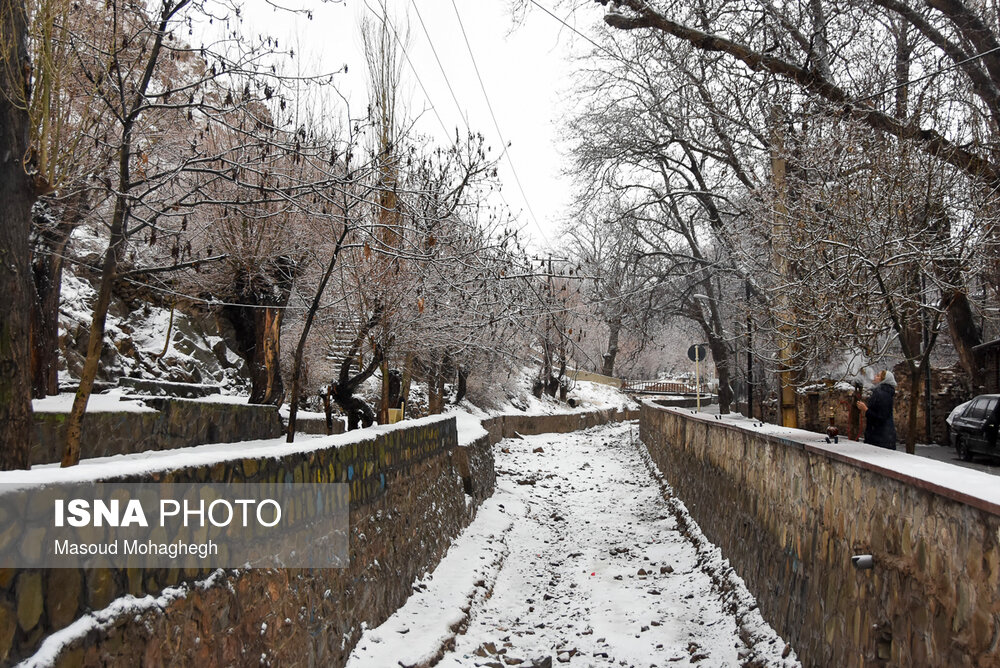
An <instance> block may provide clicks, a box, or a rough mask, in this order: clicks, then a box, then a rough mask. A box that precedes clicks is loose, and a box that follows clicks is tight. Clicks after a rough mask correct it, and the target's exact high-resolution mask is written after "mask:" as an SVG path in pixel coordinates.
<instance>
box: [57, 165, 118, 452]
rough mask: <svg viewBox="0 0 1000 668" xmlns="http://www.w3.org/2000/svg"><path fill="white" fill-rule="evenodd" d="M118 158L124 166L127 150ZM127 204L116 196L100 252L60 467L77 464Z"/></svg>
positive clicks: (95, 374)
mask: <svg viewBox="0 0 1000 668" xmlns="http://www.w3.org/2000/svg"><path fill="white" fill-rule="evenodd" d="M122 152H123V154H126V155H125V157H124V158H122V160H123V162H125V163H126V164H127V161H128V157H127V151H125V150H123V151H122ZM127 208H128V204H127V202H126V200H125V196H124V195H119V196H118V198H117V201H116V202H115V212H114V215H113V217H112V220H111V239H110V242H109V243H108V249H107V251H105V253H104V264H103V266H102V267H101V284H100V287H99V288H98V291H97V301H96V302H94V313H93V315H92V317H91V320H90V338H89V339H88V341H87V358H86V359H85V360H84V363H83V370H82V371H81V372H80V387H79V388H78V389H77V391H76V398H75V399H74V400H73V408H71V409H70V412H69V416H68V417H67V418H66V447H65V449H64V450H63V458H62V465H63V466H75V465H76V464H78V463H79V462H80V437H81V433H82V429H83V416H84V414H85V413H86V411H87V402H88V401H90V393H91V391H92V390H93V389H94V380H96V379H97V371H98V369H99V367H100V364H101V350H102V348H103V347H104V327H105V325H106V324H107V316H108V307H109V306H110V305H111V290H112V288H113V287H114V284H115V277H116V274H117V273H118V263H119V261H120V260H121V257H122V255H123V254H124V252H125V235H124V228H125V218H126V216H127V215H128V213H127Z"/></svg>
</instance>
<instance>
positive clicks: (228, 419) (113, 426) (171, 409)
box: [31, 398, 326, 464]
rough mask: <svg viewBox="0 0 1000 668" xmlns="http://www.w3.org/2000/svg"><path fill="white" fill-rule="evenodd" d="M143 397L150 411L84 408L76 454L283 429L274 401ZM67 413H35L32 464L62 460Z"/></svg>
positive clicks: (243, 437) (228, 439)
mask: <svg viewBox="0 0 1000 668" xmlns="http://www.w3.org/2000/svg"><path fill="white" fill-rule="evenodd" d="M143 401H144V403H145V404H146V405H147V406H149V407H150V408H153V409H155V410H153V411H147V412H134V411H131V412H129V411H121V412H117V411H116V412H90V413H87V414H86V415H85V416H84V418H83V428H82V436H81V443H80V452H81V458H82V459H91V458H94V457H107V456H109V455H128V454H133V453H136V452H147V451H151V450H170V449H173V448H184V447H189V446H193V445H201V444H203V443H233V442H235V441H250V440H257V439H264V438H275V437H277V436H280V435H281V434H282V433H283V429H282V426H281V419H280V418H279V417H278V409H277V408H275V407H274V406H258V405H253V404H234V403H221V402H220V403H213V402H208V401H191V400H187V399H166V398H144V399H143ZM66 417H67V414H66V413H41V412H36V413H35V414H34V419H35V428H34V434H33V439H32V443H31V463H32V464H48V463H51V462H58V461H60V460H61V459H62V448H63V443H64V442H65V440H66ZM323 433H326V431H325V425H324V432H323Z"/></svg>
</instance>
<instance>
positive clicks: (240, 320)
mask: <svg viewBox="0 0 1000 668" xmlns="http://www.w3.org/2000/svg"><path fill="white" fill-rule="evenodd" d="M248 297H249V298H248V299H246V301H247V303H248V305H247V306H226V307H225V309H224V311H225V314H226V316H227V317H228V319H229V321H230V322H231V323H232V325H233V330H234V331H235V332H236V347H237V349H238V350H237V352H238V353H239V354H240V356H241V357H243V359H244V360H246V363H247V369H248V370H249V373H250V402H249V403H251V404H276V405H280V404H281V401H282V399H283V398H284V384H283V383H282V380H281V363H280V356H279V353H280V350H281V349H280V335H281V320H282V313H283V310H282V309H281V308H276V307H274V306H266V307H262V306H254V305H252V304H253V303H255V302H258V301H259V300H257V299H256V298H255V297H253V296H248Z"/></svg>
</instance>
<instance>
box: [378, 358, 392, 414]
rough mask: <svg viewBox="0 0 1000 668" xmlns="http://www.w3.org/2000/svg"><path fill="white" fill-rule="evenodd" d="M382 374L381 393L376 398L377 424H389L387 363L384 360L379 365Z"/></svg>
mask: <svg viewBox="0 0 1000 668" xmlns="http://www.w3.org/2000/svg"><path fill="white" fill-rule="evenodd" d="M379 370H380V371H381V372H382V392H381V393H380V394H379V398H378V422H379V424H389V408H390V405H389V404H390V398H389V392H390V390H389V361H388V360H386V361H384V362H382V364H380V365H379Z"/></svg>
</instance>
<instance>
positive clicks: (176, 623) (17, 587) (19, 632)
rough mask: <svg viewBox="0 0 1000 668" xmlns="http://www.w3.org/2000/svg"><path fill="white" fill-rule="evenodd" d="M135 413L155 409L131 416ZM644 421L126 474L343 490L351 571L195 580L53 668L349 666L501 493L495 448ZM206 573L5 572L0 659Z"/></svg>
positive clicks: (378, 442)
mask: <svg viewBox="0 0 1000 668" xmlns="http://www.w3.org/2000/svg"><path fill="white" fill-rule="evenodd" d="M229 407H230V408H232V407H233V405H231V404H230V405H229ZM138 415H154V414H144V413H137V414H132V418H133V419H135V416H138ZM636 417H638V411H627V412H626V411H615V410H595V411H588V412H581V413H570V414H559V415H547V416H524V415H512V416H499V417H496V418H490V419H487V420H484V421H483V427H484V428H486V430H487V434H486V435H485V436H482V437H481V438H478V439H476V440H475V441H473V442H471V443H468V444H467V445H463V446H460V445H458V444H457V443H458V440H457V435H456V426H455V420H454V419H453V418H448V417H434V418H425V419H423V420H420V421H417V422H416V424H414V423H413V422H406V423H398V424H396V425H389V426H385V427H376V428H374V429H373V430H372V433H371V436H370V437H367V438H365V440H361V441H357V440H356V439H357V438H358V434H359V432H354V433H353V434H349V435H346V436H344V437H331V438H330V440H329V446H328V447H320V448H316V449H314V448H313V446H312V445H311V444H310V445H309V446H307V447H306V449H304V450H300V451H296V450H295V448H294V446H290V447H291V450H290V452H289V454H288V455H286V456H283V457H281V458H278V459H272V458H253V457H250V456H247V457H245V458H243V459H220V461H218V462H217V463H215V464H208V465H203V466H197V467H189V468H183V469H179V470H171V471H161V472H155V473H151V474H148V475H145V474H144V475H143V476H138V477H137V476H130V477H121V478H118V480H121V481H122V482H145V481H149V480H157V481H160V482H175V483H177V482H189V481H195V480H198V481H205V480H227V481H228V480H231V481H235V482H239V481H244V480H246V481H267V480H272V479H273V480H278V479H281V480H288V479H291V480H302V481H313V482H317V481H318V482H323V481H329V482H349V483H350V484H351V511H350V532H351V533H350V557H351V563H350V566H349V567H348V568H345V569H315V570H306V569H283V570H274V569H252V570H246V571H227V572H225V573H224V574H222V576H221V577H216V578H215V579H214V580H213V581H212V586H208V587H198V586H189V587H188V590H187V592H186V594H185V595H184V596H182V597H179V598H176V599H175V600H173V601H172V602H170V603H169V604H168V605H167V606H166V607H165V608H164V609H162V610H159V609H156V610H152V611H146V612H142V613H140V614H136V613H135V612H127V613H123V614H121V615H119V616H118V617H115V618H112V619H110V620H106V621H105V623H104V624H103V625H102V629H100V630H95V631H91V632H90V633H88V634H87V635H85V636H84V637H80V638H77V639H76V640H74V641H73V642H71V643H69V644H68V645H67V646H65V647H64V648H63V649H62V651H61V652H60V654H59V657H58V660H57V665H59V666H65V667H71V666H72V667H76V666H108V665H110V666H132V665H140V664H141V665H152V666H156V665H163V664H168V663H169V664H171V665H202V666H214V665H247V664H253V665H263V664H267V665H318V666H319V665H321V666H343V665H344V663H345V662H346V659H347V657H348V656H349V655H350V652H351V650H352V648H353V647H354V644H355V643H356V642H357V640H358V638H359V637H360V633H361V625H362V624H367V625H368V626H375V625H377V624H380V623H381V622H382V621H384V620H385V619H386V618H388V617H389V615H391V614H392V613H393V612H394V611H395V610H396V609H397V608H399V607H400V606H401V605H402V604H403V603H404V602H405V600H406V598H407V597H408V596H409V595H410V593H411V591H412V590H411V587H412V583H413V581H414V579H415V578H417V577H419V576H421V575H422V574H423V573H425V572H428V571H430V570H432V569H433V568H434V567H435V566H436V564H437V563H438V562H439V561H440V559H441V557H442V556H443V555H444V553H445V552H446V551H447V549H448V546H449V545H450V543H451V540H452V539H453V538H454V537H455V536H456V535H457V534H458V533H459V532H460V531H461V529H462V528H463V527H464V526H466V525H467V524H468V522H469V521H471V519H472V517H473V516H474V514H475V512H476V509H477V508H478V505H479V503H480V502H481V501H482V500H483V499H486V498H488V497H489V496H490V495H491V494H492V493H493V489H494V485H495V481H496V472H495V469H494V464H493V451H492V445H493V444H494V443H496V442H498V441H499V440H501V439H503V438H507V437H511V436H514V435H516V434H518V433H520V434H537V433H545V432H547V431H552V432H570V431H574V430H577V429H584V428H588V427H592V426H596V425H600V424H604V423H606V422H614V421H620V420H624V419H635V418H636ZM147 419H148V418H147ZM341 442H343V443H344V444H343V445H338V443H341ZM296 445H298V444H296ZM220 457H223V455H220ZM470 497H471V498H470ZM0 538H2V537H0ZM206 575H208V574H207V573H204V572H187V571H185V572H181V571H179V570H177V569H130V570H121V571H112V570H100V571H81V570H72V569H52V570H45V571H19V572H18V571H12V570H3V569H0V664H3V665H5V664H6V663H7V662H11V661H16V660H20V659H22V658H24V657H26V656H29V655H30V654H31V653H32V652H33V651H35V650H36V649H37V648H38V646H39V645H40V643H41V642H42V641H43V640H44V639H45V638H46V637H47V636H49V635H51V634H52V633H53V632H54V631H57V630H59V629H62V628H65V627H66V626H68V625H69V624H71V623H72V622H73V621H74V620H75V619H78V618H79V617H81V615H83V614H85V613H87V612H88V611H92V610H101V609H103V608H105V607H106V606H107V605H108V604H109V603H110V602H111V601H113V600H115V599H116V598H118V597H120V596H122V595H124V594H132V595H134V596H140V597H141V596H144V595H146V594H156V593H158V592H160V591H162V590H163V589H164V587H168V586H172V585H175V584H178V583H182V582H183V583H190V582H192V581H196V580H198V579H200V578H204V577H205V576H206Z"/></svg>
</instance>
